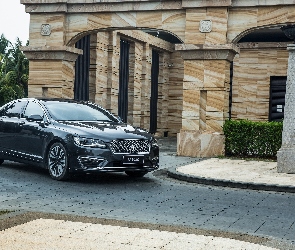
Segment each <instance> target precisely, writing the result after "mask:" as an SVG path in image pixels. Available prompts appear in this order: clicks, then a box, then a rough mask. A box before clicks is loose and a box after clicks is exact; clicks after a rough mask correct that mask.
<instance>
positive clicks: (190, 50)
mask: <svg viewBox="0 0 295 250" xmlns="http://www.w3.org/2000/svg"><path fill="white" fill-rule="evenodd" d="M175 50H177V51H179V52H180V53H181V56H182V58H183V59H184V60H227V61H230V62H231V61H232V60H233V59H234V57H235V55H236V54H238V53H239V48H238V47H237V46H236V45H235V44H216V45H215V44H208V45H206V44H176V45H175Z"/></svg>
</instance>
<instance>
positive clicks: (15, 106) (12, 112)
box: [0, 101, 26, 117]
mask: <svg viewBox="0 0 295 250" xmlns="http://www.w3.org/2000/svg"><path fill="white" fill-rule="evenodd" d="M25 103H26V102H22V101H15V102H12V103H11V104H8V105H7V106H6V107H5V108H4V109H3V110H1V113H0V116H7V117H20V114H21V112H22V109H23V107H24V105H25Z"/></svg>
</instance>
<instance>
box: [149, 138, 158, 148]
mask: <svg viewBox="0 0 295 250" xmlns="http://www.w3.org/2000/svg"><path fill="white" fill-rule="evenodd" d="M151 145H152V147H159V145H158V141H157V140H156V139H155V138H152V139H151Z"/></svg>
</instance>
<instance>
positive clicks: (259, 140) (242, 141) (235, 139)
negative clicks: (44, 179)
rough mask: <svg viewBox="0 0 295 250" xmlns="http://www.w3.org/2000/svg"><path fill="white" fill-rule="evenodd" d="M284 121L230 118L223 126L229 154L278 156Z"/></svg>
mask: <svg viewBox="0 0 295 250" xmlns="http://www.w3.org/2000/svg"><path fill="white" fill-rule="evenodd" d="M282 131H283V122H253V121H248V120H237V121H234V120H229V121H226V122H225V124H224V126H223V132H224V135H225V154H226V155H227V156H239V157H258V158H276V155H277V151H278V150H279V149H280V147H281V145H282Z"/></svg>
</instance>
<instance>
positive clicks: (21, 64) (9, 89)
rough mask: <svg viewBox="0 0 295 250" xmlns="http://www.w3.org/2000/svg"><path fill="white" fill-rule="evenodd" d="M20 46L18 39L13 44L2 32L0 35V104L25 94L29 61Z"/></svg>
mask: <svg viewBox="0 0 295 250" xmlns="http://www.w3.org/2000/svg"><path fill="white" fill-rule="evenodd" d="M27 45H28V43H27ZM21 46H22V42H21V41H20V40H19V39H17V41H16V43H15V44H14V45H13V44H12V43H11V42H10V41H8V40H7V39H6V38H5V36H4V35H3V34H2V35H1V37H0V105H2V104H4V103H7V102H9V101H11V100H13V99H17V98H22V97H24V96H27V93H28V91H27V89H28V87H27V86H28V75H29V61H28V59H27V58H26V57H25V55H24V54H23V52H22V51H21V50H20V47H21Z"/></svg>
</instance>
